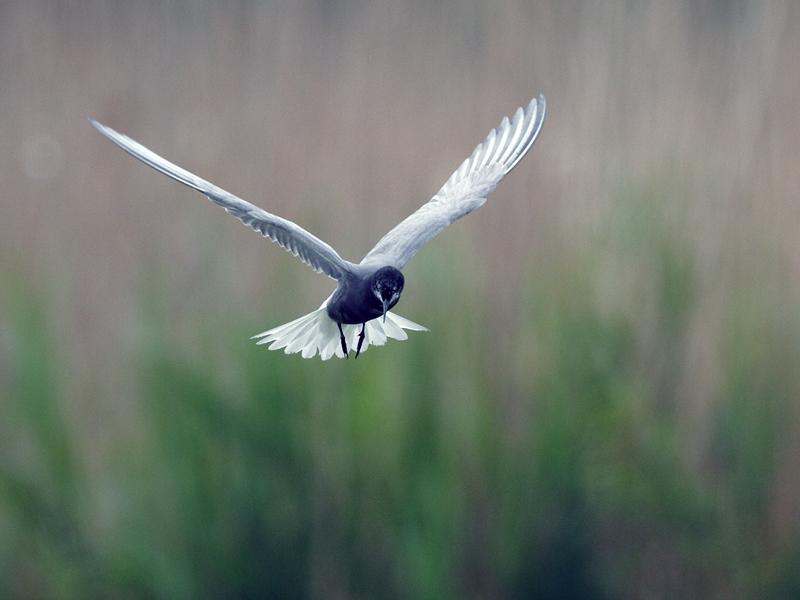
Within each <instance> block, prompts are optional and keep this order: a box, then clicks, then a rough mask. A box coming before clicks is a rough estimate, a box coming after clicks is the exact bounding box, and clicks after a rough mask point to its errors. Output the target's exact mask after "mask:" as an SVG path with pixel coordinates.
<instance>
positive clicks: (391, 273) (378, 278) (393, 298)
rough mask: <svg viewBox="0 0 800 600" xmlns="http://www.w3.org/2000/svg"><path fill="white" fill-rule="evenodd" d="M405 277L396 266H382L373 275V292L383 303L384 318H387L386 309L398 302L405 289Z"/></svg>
mask: <svg viewBox="0 0 800 600" xmlns="http://www.w3.org/2000/svg"><path fill="white" fill-rule="evenodd" d="M404 284H405V277H403V274H402V273H401V272H400V270H399V269H395V268H394V267H381V268H380V269H378V270H377V271H375V274H374V275H373V276H372V285H371V288H372V293H373V294H374V295H375V297H376V298H377V299H378V300H380V301H381V303H382V304H383V320H384V321H385V320H386V311H387V310H389V309H390V308H391V307H393V306H394V305H395V304H397V301H398V300H399V299H400V294H401V292H402V291H403V285H404Z"/></svg>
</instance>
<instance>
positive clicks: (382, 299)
mask: <svg viewBox="0 0 800 600" xmlns="http://www.w3.org/2000/svg"><path fill="white" fill-rule="evenodd" d="M381 301H382V302H383V322H384V323H386V305H387V304H389V301H388V300H386V299H385V298H381Z"/></svg>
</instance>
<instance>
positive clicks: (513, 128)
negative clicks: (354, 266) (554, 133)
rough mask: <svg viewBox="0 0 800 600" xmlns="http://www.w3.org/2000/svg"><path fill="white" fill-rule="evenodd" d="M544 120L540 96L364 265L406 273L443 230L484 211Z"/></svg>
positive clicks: (377, 247)
mask: <svg viewBox="0 0 800 600" xmlns="http://www.w3.org/2000/svg"><path fill="white" fill-rule="evenodd" d="M544 114H545V100H544V96H539V97H538V98H534V99H533V100H531V102H530V104H528V106H527V108H525V109H524V110H523V109H522V108H518V109H517V112H516V113H515V114H514V118H513V119H512V120H511V121H509V119H508V117H504V118H503V120H502V122H501V123H500V125H499V126H498V127H497V128H496V129H492V131H490V132H489V135H488V137H487V138H486V139H485V140H484V141H483V142H482V143H480V144H478V147H477V148H475V151H474V152H473V153H472V156H470V157H469V158H468V159H466V160H465V161H464V162H463V163H461V166H460V167H459V168H458V169H457V170H456V172H455V173H453V174H452V175H451V176H450V179H448V180H447V183H445V184H444V186H442V189H440V190H439V192H438V193H437V194H436V195H435V196H434V197H433V198H432V199H431V200H430V201H429V202H427V203H426V204H423V205H422V207H420V208H419V209H418V210H417V211H416V212H415V213H413V214H412V215H410V216H409V217H407V218H406V219H405V220H404V221H402V222H401V223H400V224H399V225H397V226H396V227H395V228H394V229H392V230H391V231H390V232H389V233H387V234H386V235H385V236H383V238H381V240H380V241H379V242H378V243H377V244H376V245H375V247H374V248H373V249H372V250H370V251H369V253H368V254H367V255H366V256H365V257H364V260H362V261H361V264H367V263H382V264H388V265H392V266H394V267H396V268H398V269H402V268H403V267H404V266H405V264H406V263H407V262H408V261H409V260H410V259H411V257H412V256H414V254H416V252H417V250H419V249H420V248H421V247H422V246H423V245H424V244H425V243H426V242H428V241H429V240H430V239H432V238H433V237H434V236H435V235H436V234H438V233H439V232H440V231H441V230H442V229H444V228H445V227H447V226H448V225H450V224H451V223H453V222H454V221H456V220H458V219H460V218H461V217H463V216H465V215H468V214H469V213H471V212H472V211H473V210H475V209H476V208H479V207H481V206H483V204H484V203H485V202H486V198H487V196H488V195H489V194H490V193H491V192H492V191H493V190H494V188H495V187H497V184H498V183H500V180H501V179H503V177H505V176H506V175H507V174H508V173H509V172H510V171H511V169H513V168H514V167H515V166H516V165H517V163H518V162H519V161H520V160H521V159H522V157H523V156H525V154H526V153H527V152H528V150H530V148H531V146H532V145H533V142H534V140H536V136H538V135H539V131H540V130H541V128H542V122H543V121H544Z"/></svg>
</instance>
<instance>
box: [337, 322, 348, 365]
mask: <svg viewBox="0 0 800 600" xmlns="http://www.w3.org/2000/svg"><path fill="white" fill-rule="evenodd" d="M337 325H338V326H339V341H340V342H341V343H342V352H344V358H345V360H346V359H348V358H350V354H349V353H348V352H347V340H346V339H344V331H342V324H341V323H337Z"/></svg>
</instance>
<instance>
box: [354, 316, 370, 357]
mask: <svg viewBox="0 0 800 600" xmlns="http://www.w3.org/2000/svg"><path fill="white" fill-rule="evenodd" d="M366 326H367V324H366V323H362V324H361V333H359V334H358V347H356V358H358V355H359V354H361V346H362V345H363V344H364V337H365V335H364V328H365V327H366Z"/></svg>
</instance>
